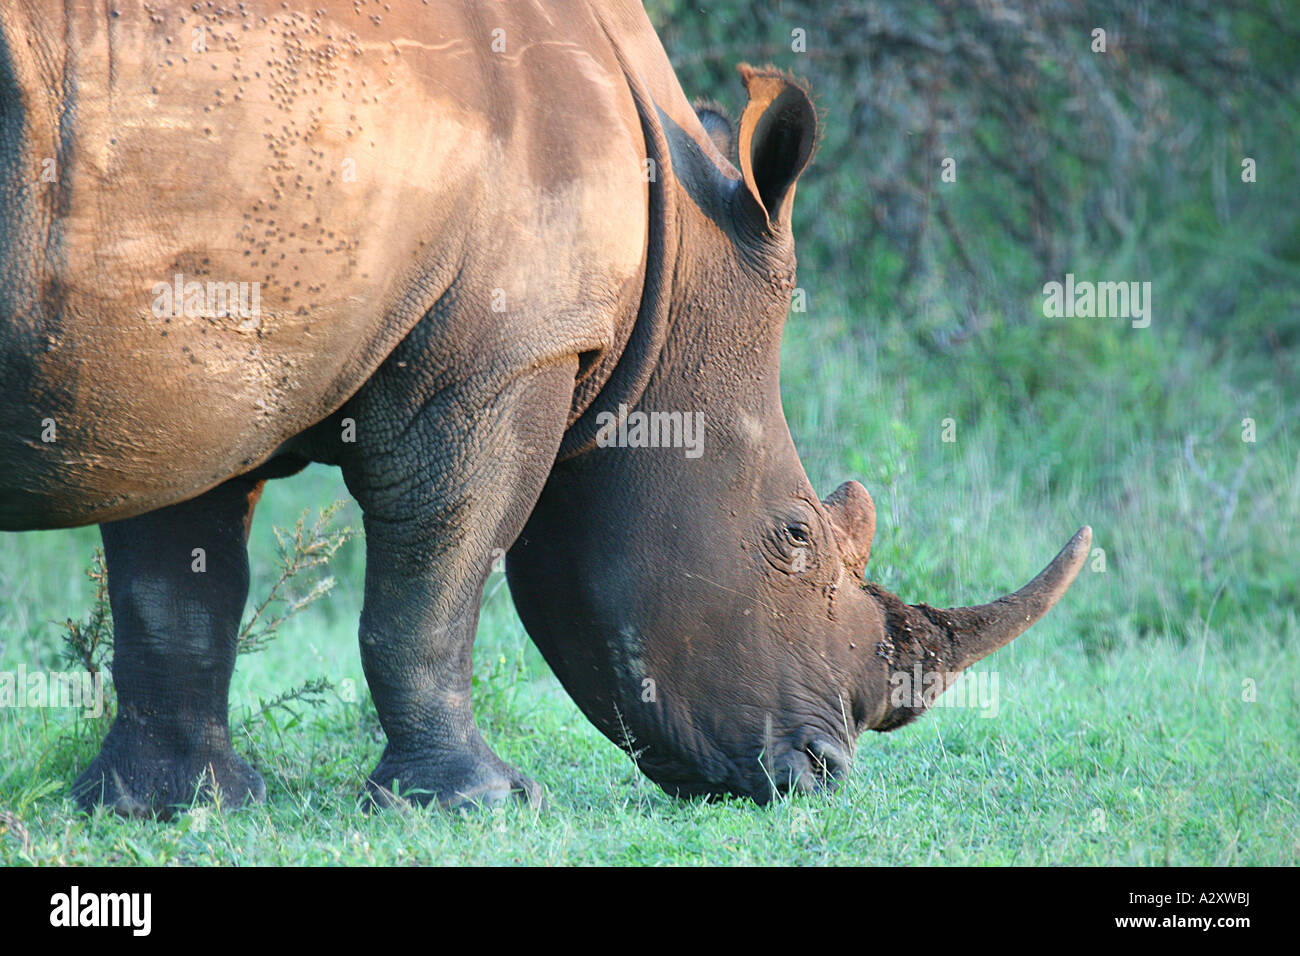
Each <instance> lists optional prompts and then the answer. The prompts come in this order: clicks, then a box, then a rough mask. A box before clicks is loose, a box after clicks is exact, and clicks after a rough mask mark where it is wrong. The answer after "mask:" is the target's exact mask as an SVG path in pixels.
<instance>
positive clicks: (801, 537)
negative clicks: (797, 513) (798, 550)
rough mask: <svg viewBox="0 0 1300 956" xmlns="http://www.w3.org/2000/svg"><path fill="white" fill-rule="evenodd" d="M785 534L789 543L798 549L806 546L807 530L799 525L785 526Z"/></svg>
mask: <svg viewBox="0 0 1300 956" xmlns="http://www.w3.org/2000/svg"><path fill="white" fill-rule="evenodd" d="M785 533H786V534H787V535H789V537H790V540H791V541H793V542H794V543H795V544H797V545H799V546H800V547H803V546H805V545H807V544H808V529H807V528H805V527H804V526H803V525H801V524H788V525H786V526H785Z"/></svg>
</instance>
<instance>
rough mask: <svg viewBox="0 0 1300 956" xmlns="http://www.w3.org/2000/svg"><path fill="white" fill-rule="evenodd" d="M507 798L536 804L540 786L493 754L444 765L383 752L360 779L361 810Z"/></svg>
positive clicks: (463, 805) (455, 805) (483, 803)
mask: <svg viewBox="0 0 1300 956" xmlns="http://www.w3.org/2000/svg"><path fill="white" fill-rule="evenodd" d="M380 781H386V782H385V783H381V782H380ZM512 801H516V802H519V803H522V804H525V805H527V806H529V807H531V808H533V809H535V810H537V809H541V807H542V804H543V797H542V787H541V785H540V784H539V783H537V782H536V781H535V780H532V779H530V778H528V777H525V776H524V775H523V774H522V773H520V772H519V771H518V770H516V769H515V768H514V767H511V766H510V765H509V764H506V763H503V762H502V761H500V760H496V759H495V758H493V759H491V760H488V759H483V760H480V761H477V762H470V761H468V760H456V761H454V762H452V763H451V765H450V766H449V765H448V762H447V761H442V762H438V761H434V760H432V759H427V758H426V759H419V758H415V759H412V758H406V759H396V758H393V757H391V756H389V755H388V754H385V755H384V757H383V759H382V760H380V761H379V766H378V767H376V768H375V770H374V772H373V773H372V774H371V775H370V777H369V778H368V779H367V780H366V791H365V793H364V794H362V797H361V803H362V806H363V807H364V809H365V810H366V811H367V812H373V811H374V810H378V809H388V808H395V809H409V808H410V807H412V806H430V805H432V804H434V803H437V805H438V806H439V807H441V808H442V809H444V810H450V809H465V810H470V809H479V808H484V807H493V806H500V805H502V804H505V803H509V802H512Z"/></svg>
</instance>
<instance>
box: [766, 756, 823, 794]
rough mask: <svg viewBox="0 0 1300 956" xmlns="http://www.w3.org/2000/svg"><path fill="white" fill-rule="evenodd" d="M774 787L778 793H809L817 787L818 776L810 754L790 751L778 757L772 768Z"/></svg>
mask: <svg viewBox="0 0 1300 956" xmlns="http://www.w3.org/2000/svg"><path fill="white" fill-rule="evenodd" d="M772 786H773V788H774V789H775V790H776V792H777V793H809V792H811V791H812V790H813V789H814V788H815V787H816V786H817V775H816V771H815V770H814V769H813V765H812V761H811V760H810V759H809V757H808V754H807V753H805V752H804V751H802V750H790V751H787V752H786V753H784V754H782V755H781V756H779V757H777V759H776V762H775V764H774V765H773V767H772Z"/></svg>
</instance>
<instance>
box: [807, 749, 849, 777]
mask: <svg viewBox="0 0 1300 956" xmlns="http://www.w3.org/2000/svg"><path fill="white" fill-rule="evenodd" d="M807 753H808V757H809V760H810V761H811V763H812V769H813V772H814V773H816V774H817V776H818V777H820V778H821V779H822V780H827V781H839V780H843V779H844V778H845V777H847V776H848V775H849V769H850V768H851V766H852V758H850V757H849V755H848V754H847V753H846V752H845V751H844V749H843V748H842V747H840V746H839V744H834V743H831V742H830V741H829V740H814V741H813V742H812V743H811V744H809V745H808V750H807Z"/></svg>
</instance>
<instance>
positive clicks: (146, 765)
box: [72, 751, 266, 820]
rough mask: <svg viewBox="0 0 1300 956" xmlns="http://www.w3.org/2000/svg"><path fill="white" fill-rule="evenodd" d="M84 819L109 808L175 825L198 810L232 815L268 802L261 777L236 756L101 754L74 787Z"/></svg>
mask: <svg viewBox="0 0 1300 956" xmlns="http://www.w3.org/2000/svg"><path fill="white" fill-rule="evenodd" d="M72 796H73V799H75V800H76V802H77V806H78V807H79V808H80V809H81V810H82V811H83V812H85V813H93V812H94V810H95V808H96V807H100V806H102V807H106V808H108V809H109V810H112V811H113V812H114V813H118V814H121V815H122V816H127V817H145V818H151V819H158V820H168V819H171V818H172V817H173V816H174V815H175V814H177V813H180V812H184V811H185V810H188V809H189V808H190V807H192V806H195V805H197V804H211V803H216V804H219V805H220V806H221V807H222V809H225V810H230V809H234V808H236V807H242V806H244V805H246V804H249V803H262V802H264V801H265V800H266V783H265V781H263V780H262V775H261V774H259V773H258V772H257V771H256V770H254V769H253V768H252V767H251V766H249V764H248V762H247V761H245V760H243V759H241V758H240V757H237V756H236V755H235V754H234V753H233V752H229V753H226V754H216V755H212V756H210V757H209V758H208V759H207V760H202V759H197V758H196V759H190V760H185V761H174V762H172V761H162V760H151V761H148V762H131V761H121V760H114V759H113V758H111V757H108V756H106V755H105V753H104V752H103V751H101V752H100V754H99V756H98V757H96V758H95V759H94V761H93V762H92V763H91V765H90V766H89V767H87V768H86V771H85V773H83V774H82V775H81V776H80V777H78V778H77V780H76V782H75V783H74V784H73V785H72Z"/></svg>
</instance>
